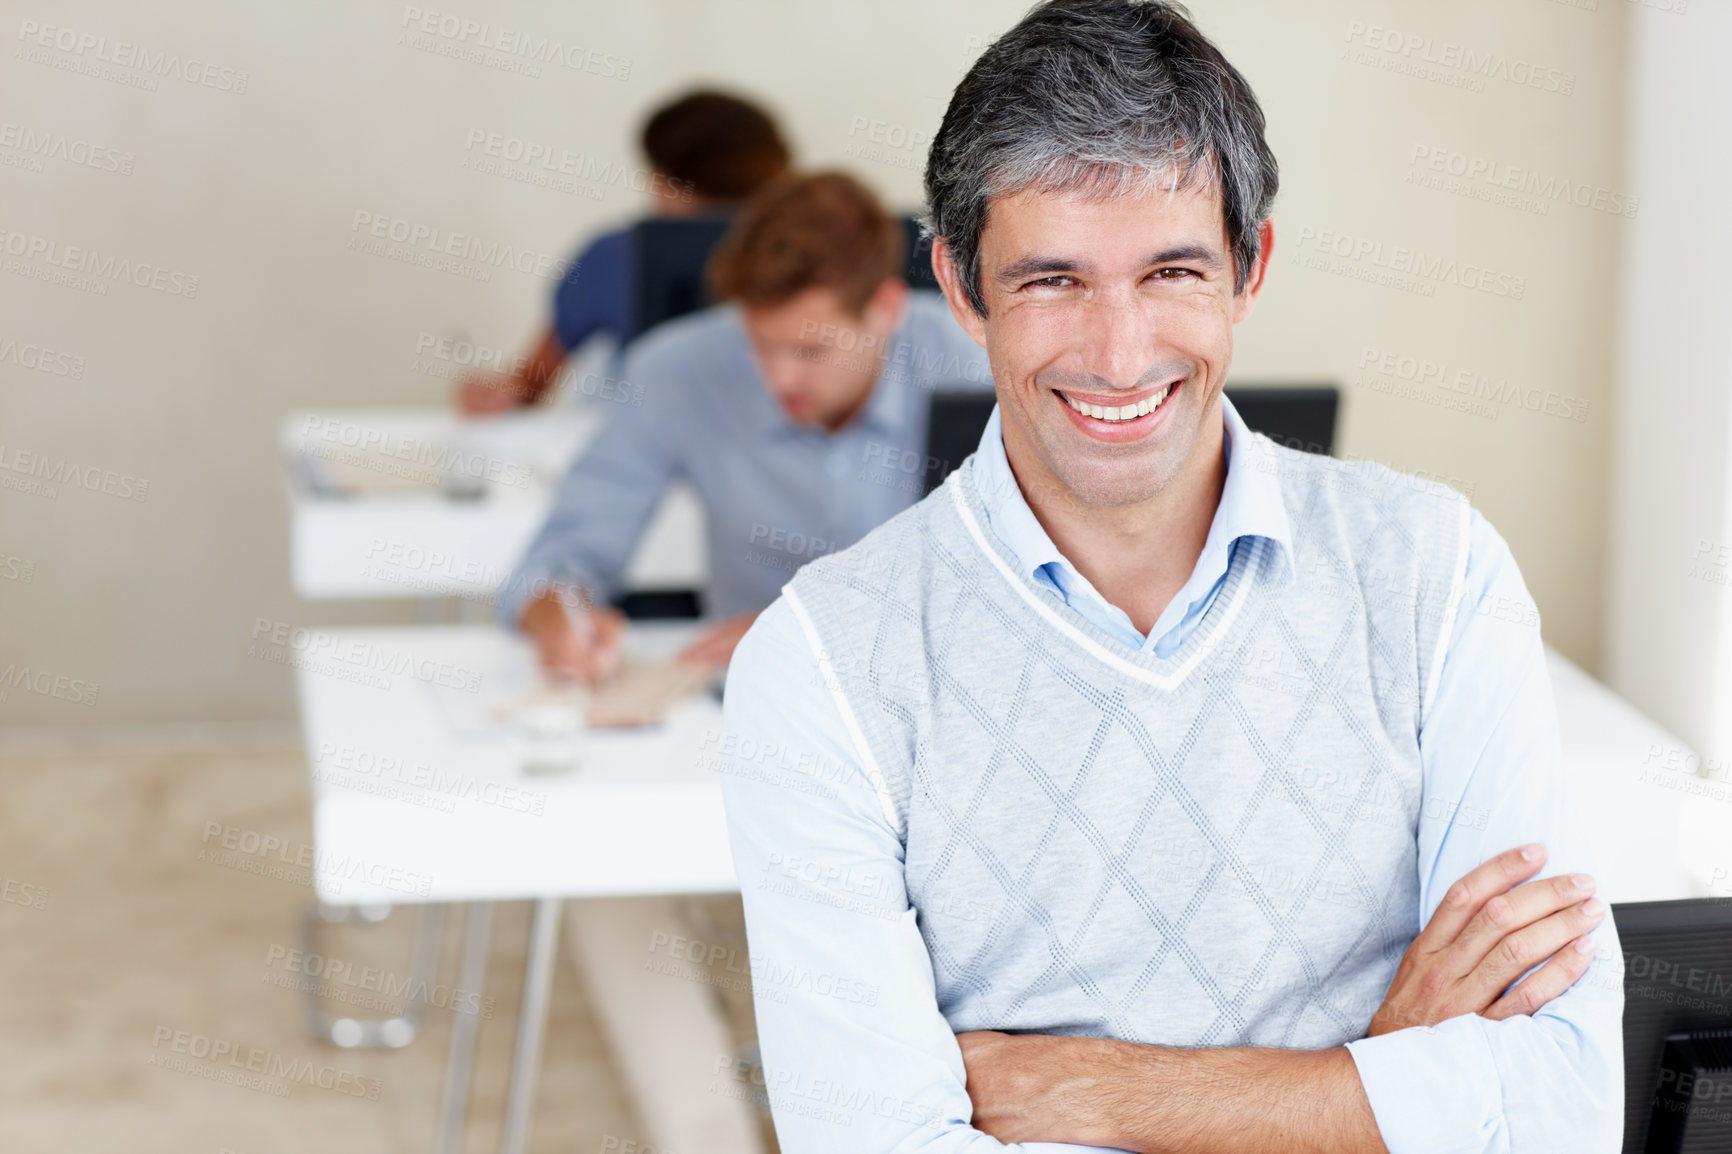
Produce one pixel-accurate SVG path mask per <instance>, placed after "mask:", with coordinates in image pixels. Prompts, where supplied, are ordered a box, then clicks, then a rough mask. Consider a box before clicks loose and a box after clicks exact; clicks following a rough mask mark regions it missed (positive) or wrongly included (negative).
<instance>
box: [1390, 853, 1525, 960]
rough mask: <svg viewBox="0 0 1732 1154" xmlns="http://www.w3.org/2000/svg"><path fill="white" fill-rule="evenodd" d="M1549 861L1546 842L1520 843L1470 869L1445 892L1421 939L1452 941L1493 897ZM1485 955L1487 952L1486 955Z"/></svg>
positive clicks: (1434, 946) (1431, 946)
mask: <svg viewBox="0 0 1732 1154" xmlns="http://www.w3.org/2000/svg"><path fill="white" fill-rule="evenodd" d="M1545 864H1546V847H1545V846H1543V845H1537V844H1535V845H1524V846H1517V847H1516V848H1515V849H1512V850H1506V851H1504V852H1503V853H1500V854H1498V855H1497V856H1496V857H1494V858H1492V859H1491V860H1489V861H1486V862H1483V863H1482V864H1480V865H1478V866H1475V867H1474V868H1473V869H1471V870H1469V871H1468V872H1467V873H1466V874H1464V875H1463V876H1462V878H1461V879H1460V880H1459V881H1457V882H1456V883H1455V884H1454V885H1452V886H1450V887H1449V890H1448V891H1447V892H1446V893H1445V894H1444V895H1443V900H1442V901H1441V902H1439V903H1438V905H1437V910H1436V911H1435V912H1434V913H1433V914H1432V915H1431V921H1429V922H1427V923H1426V926H1425V929H1424V930H1423V931H1421V933H1420V935H1419V940H1420V941H1423V942H1424V943H1425V947H1426V949H1428V950H1440V949H1443V948H1444V947H1446V946H1448V945H1450V944H1451V943H1453V942H1454V941H1455V939H1456V938H1457V937H1458V936H1459V935H1460V934H1461V931H1462V930H1463V929H1464V928H1465V927H1466V926H1467V924H1468V922H1470V921H1472V920H1473V918H1474V916H1475V915H1477V914H1478V913H1479V911H1480V908H1481V907H1482V906H1484V905H1485V903H1486V902H1487V901H1489V900H1490V899H1491V898H1493V897H1496V896H1497V895H1498V894H1501V893H1504V892H1505V891H1507V890H1508V889H1509V888H1510V887H1512V886H1515V885H1518V884H1520V883H1521V882H1525V881H1527V880H1528V879H1529V878H1531V877H1533V876H1534V875H1535V874H1537V873H1539V872H1540V870H1541V869H1542V868H1543V867H1544V866H1545ZM1482 956H1483V955H1482Z"/></svg>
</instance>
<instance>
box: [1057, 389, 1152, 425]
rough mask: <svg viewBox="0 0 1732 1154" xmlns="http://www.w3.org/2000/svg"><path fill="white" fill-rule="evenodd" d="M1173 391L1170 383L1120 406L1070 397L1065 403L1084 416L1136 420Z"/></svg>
mask: <svg viewBox="0 0 1732 1154" xmlns="http://www.w3.org/2000/svg"><path fill="white" fill-rule="evenodd" d="M1172 391H1173V386H1171V385H1168V386H1167V387H1166V388H1164V389H1162V390H1161V391H1160V392H1158V393H1155V394H1153V395H1152V396H1148V397H1144V398H1143V399H1142V400H1140V401H1138V402H1137V403H1136V404H1134V405H1121V406H1119V407H1118V408H1114V407H1112V406H1110V405H1106V406H1103V405H1091V404H1089V403H1087V402H1086V401H1076V400H1072V399H1071V398H1070V397H1065V404H1067V405H1069V406H1070V407H1071V408H1073V409H1075V410H1076V411H1077V412H1079V413H1081V414H1082V415H1083V416H1085V417H1093V418H1094V419H1095V420H1097V421H1134V420H1136V419H1137V418H1138V417H1145V416H1147V415H1148V414H1150V413H1152V412H1154V411H1155V410H1156V409H1157V408H1159V407H1160V404H1161V402H1162V401H1164V400H1166V399H1167V394H1168V393H1170V392H1172Z"/></svg>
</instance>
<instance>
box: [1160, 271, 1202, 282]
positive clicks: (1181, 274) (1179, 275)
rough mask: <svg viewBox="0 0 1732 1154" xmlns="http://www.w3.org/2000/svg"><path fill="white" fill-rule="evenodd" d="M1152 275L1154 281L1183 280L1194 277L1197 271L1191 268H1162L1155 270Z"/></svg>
mask: <svg viewBox="0 0 1732 1154" xmlns="http://www.w3.org/2000/svg"><path fill="white" fill-rule="evenodd" d="M1154 275H1155V279H1156V280H1184V279H1185V278H1186V277H1194V276H1196V275H1197V270H1196V269H1191V268H1163V269H1156V270H1155V274H1154Z"/></svg>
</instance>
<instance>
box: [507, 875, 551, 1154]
mask: <svg viewBox="0 0 1732 1154" xmlns="http://www.w3.org/2000/svg"><path fill="white" fill-rule="evenodd" d="M558 946H559V899H558V898H537V899H536V902H535V923H534V925H533V926H532V927H531V929H530V931H529V964H528V966H527V967H526V969H525V970H524V974H523V1007H522V1010H521V1011H520V1012H519V1015H518V1019H517V1052H516V1054H514V1055H513V1056H512V1059H511V1085H510V1086H509V1087H508V1088H507V1090H506V1098H505V1138H504V1140H503V1141H502V1142H501V1143H500V1149H501V1150H502V1151H504V1154H523V1152H524V1151H525V1150H527V1149H528V1148H529V1125H530V1122H531V1121H532V1119H533V1117H534V1113H535V1081H536V1075H537V1074H538V1073H539V1072H540V1067H541V1037H542V1035H543V1034H544V1033H546V1032H547V1011H548V1004H549V1001H550V998H549V994H550V993H551V992H552V988H553V963H554V959H555V957H556V956H557V954H558Z"/></svg>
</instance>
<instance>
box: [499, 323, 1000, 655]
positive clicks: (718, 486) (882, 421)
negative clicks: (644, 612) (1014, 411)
mask: <svg viewBox="0 0 1732 1154" xmlns="http://www.w3.org/2000/svg"><path fill="white" fill-rule="evenodd" d="M853 343H854V341H853V338H852V334H848V333H843V334H841V335H839V336H838V337H837V338H836V339H835V344H834V347H829V346H826V347H821V348H819V349H817V350H816V355H819V356H827V357H831V356H833V357H836V358H838V359H842V360H844V361H848V362H862V361H866V360H869V359H870V358H871V356H872V354H862V353H861V352H859V351H858V350H857V349H854V348H853ZM991 382H992V378H991V375H990V374H989V373H988V371H987V367H986V354H985V353H984V352H983V351H982V350H981V348H980V346H979V345H976V344H975V343H974V341H973V340H972V339H971V338H970V337H969V336H968V334H967V333H965V332H964V331H963V330H962V329H961V328H960V327H958V326H957V324H956V321H955V320H954V319H953V318H952V317H951V315H950V308H949V306H948V305H946V304H945V303H944V299H943V298H942V297H940V296H939V295H938V294H937V293H932V292H919V291H917V292H912V293H910V294H909V296H908V307H907V312H906V313H905V315H904V316H903V318H902V322H901V324H900V325H899V326H898V327H897V329H896V331H895V332H894V333H893V334H892V335H891V337H890V339H889V340H888V342H886V344H885V346H884V349H883V355H882V357H881V358H879V371H878V379H877V381H876V383H875V384H874V385H873V389H872V395H871V396H870V397H869V398H868V399H867V402H866V406H865V408H864V409H862V410H861V412H860V414H859V415H858V416H857V417H855V418H854V420H853V421H851V422H849V424H848V425H847V426H845V427H844V428H842V429H840V430H838V431H836V432H829V431H827V430H824V429H820V428H815V427H813V426H809V425H797V424H795V423H794V422H793V421H791V420H790V419H789V418H788V416H787V414H786V413H785V412H784V411H783V410H782V408H781V407H780V406H779V405H778V404H777V403H776V401H775V399H774V398H773V397H771V396H770V393H769V390H768V388H767V387H766V386H765V384H764V377H763V373H762V371H761V369H760V368H759V366H758V361H757V357H756V354H755V353H754V352H753V349H752V346H751V342H750V340H749V339H748V338H747V335H746V330H745V325H744V323H743V321H742V317H741V312H740V309H739V308H738V307H737V306H733V305H727V306H721V307H718V308H712V309H706V310H704V311H702V312H699V313H695V314H692V315H690V316H686V317H681V318H679V319H678V320H674V321H670V322H668V323H667V324H664V325H661V326H658V327H657V328H656V329H655V331H653V332H651V333H649V334H647V335H646V336H644V337H643V338H642V339H641V340H639V341H638V342H637V343H636V344H634V345H632V346H631V348H630V350H629V351H628V353H627V355H626V360H625V367H624V380H623V381H622V382H616V383H615V384H616V386H617V387H613V388H609V389H608V390H607V395H609V396H610V397H615V398H619V401H618V403H617V404H615V405H614V406H612V408H613V411H612V412H611V413H610V414H609V416H608V418H607V420H606V423H605V424H604V425H603V426H602V428H601V430H600V431H599V432H598V433H597V434H596V437H595V440H594V441H593V442H592V443H591V444H590V446H589V448H588V449H587V450H586V451H585V452H584V453H583V454H582V456H580V457H579V458H578V459H577V460H576V461H575V462H574V463H573V464H572V466H571V469H570V470H569V471H568V472H567V473H566V475H565V477H564V478H563V479H562V480H561V481H560V485H559V491H558V493H557V494H556V495H555V497H554V502H553V508H552V510H551V511H550V512H549V514H548V518H547V521H546V523H545V524H543V526H542V528H541V531H540V532H539V533H538V534H537V535H536V538H535V540H534V541H533V542H531V544H530V546H529V549H528V551H527V552H526V553H525V554H524V557H523V560H522V561H520V562H519V563H518V567H517V570H516V572H514V573H513V574H512V575H511V577H510V579H509V580H508V581H507V582H506V585H505V588H504V590H502V592H501V594H500V597H499V615H500V618H501V620H503V621H505V622H507V623H510V624H515V623H516V622H517V620H518V619H519V617H520V616H521V615H522V612H523V606H524V603H525V602H526V601H528V600H529V598H530V597H531V596H532V595H534V594H535V593H537V592H538V591H540V590H541V589H544V588H546V587H547V586H548V585H549V584H550V583H559V584H561V585H572V586H577V587H580V588H583V589H587V590H588V591H589V592H590V593H591V594H593V595H594V596H595V597H596V598H597V599H598V600H602V601H606V600H608V599H609V598H611V597H612V596H613V595H614V594H616V593H617V592H619V589H620V578H621V575H622V574H623V573H624V572H625V568H626V565H627V563H628V562H629V561H630V560H631V555H632V551H633V550H634V549H635V548H636V546H637V542H638V538H639V537H640V536H641V535H642V534H643V530H644V527H645V525H647V524H648V522H649V519H650V516H651V515H652V514H653V513H654V512H655V509H656V505H657V503H658V502H659V501H660V500H661V496H662V493H663V492H664V491H665V490H666V489H667V486H668V484H669V483H670V482H672V481H673V480H674V479H675V478H684V479H685V480H687V481H688V482H690V484H691V485H692V487H693V489H695V490H696V491H697V496H698V499H699V501H700V502H701V503H702V505H703V510H704V522H705V529H706V531H707V532H706V536H707V538H708V560H709V577H708V583H707V585H706V587H705V590H704V592H705V611H706V613H707V614H708V615H710V616H715V617H728V616H732V615H734V614H736V613H748V612H757V611H758V610H760V609H762V608H764V607H765V606H766V605H768V604H769V603H770V602H772V601H774V600H775V599H776V594H777V593H778V592H779V591H780V590H781V588H782V585H783V584H784V583H785V582H786V581H787V580H788V578H790V577H792V576H793V575H794V573H795V571H796V570H798V569H799V567H800V566H801V565H804V564H805V563H806V562H807V561H810V560H812V559H813V558H814V557H819V556H822V555H823V554H825V553H833V552H835V551H836V550H838V549H845V548H847V547H848V546H850V545H852V544H854V542H856V541H858V540H859V539H860V538H861V537H864V536H865V535H866V534H867V533H869V532H871V531H872V530H873V529H874V528H876V527H877V526H879V525H881V524H883V523H884V522H885V521H888V520H889V519H890V518H891V517H893V516H895V515H896V514H897V513H900V512H901V511H902V510H903V509H906V508H907V507H908V506H910V505H912V504H913V503H914V502H915V501H917V500H919V499H920V495H921V491H922V488H923V481H924V467H923V465H924V461H925V452H926V421H927V409H928V405H929V402H930V400H931V394H932V391H933V389H935V388H938V387H943V388H946V389H951V388H955V389H970V388H973V389H982V390H984V389H988V388H991Z"/></svg>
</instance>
